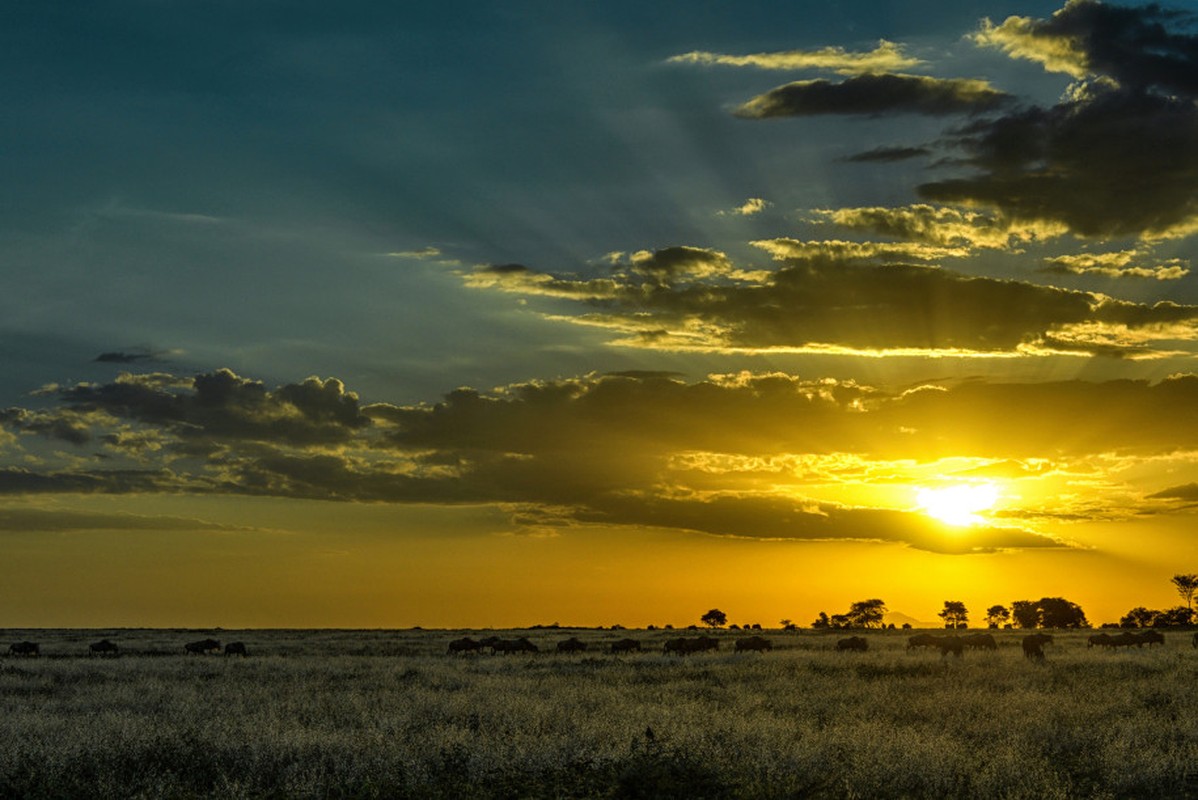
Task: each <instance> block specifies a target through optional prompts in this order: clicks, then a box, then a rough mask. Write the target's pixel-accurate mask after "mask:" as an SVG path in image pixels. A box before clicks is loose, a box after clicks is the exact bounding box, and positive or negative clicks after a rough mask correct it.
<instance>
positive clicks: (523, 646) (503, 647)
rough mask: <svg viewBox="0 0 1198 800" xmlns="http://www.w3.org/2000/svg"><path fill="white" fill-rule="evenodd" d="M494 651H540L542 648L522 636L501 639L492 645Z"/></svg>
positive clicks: (505, 653) (506, 652)
mask: <svg viewBox="0 0 1198 800" xmlns="http://www.w3.org/2000/svg"><path fill="white" fill-rule="evenodd" d="M491 652H492V653H503V654H504V655H507V654H508V653H538V652H540V648H538V647H537V646H536V645H535V644H533V643H532V642H530V641H528V639H527V638H525V637H523V636H521V637H520V638H519V639H499V640H498V641H496V642H495V643H494V644H492V645H491Z"/></svg>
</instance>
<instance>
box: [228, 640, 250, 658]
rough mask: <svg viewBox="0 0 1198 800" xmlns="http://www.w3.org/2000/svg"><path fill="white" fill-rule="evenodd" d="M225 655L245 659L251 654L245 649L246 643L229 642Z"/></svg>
mask: <svg viewBox="0 0 1198 800" xmlns="http://www.w3.org/2000/svg"><path fill="white" fill-rule="evenodd" d="M225 655H227V656H241V657H242V658H245V657H246V656H248V655H249V652H248V651H246V649H245V642H229V643H228V644H227V645H225Z"/></svg>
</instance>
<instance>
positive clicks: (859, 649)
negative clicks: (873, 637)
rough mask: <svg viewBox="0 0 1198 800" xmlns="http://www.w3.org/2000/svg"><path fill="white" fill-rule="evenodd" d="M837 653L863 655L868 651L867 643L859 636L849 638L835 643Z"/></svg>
mask: <svg viewBox="0 0 1198 800" xmlns="http://www.w3.org/2000/svg"><path fill="white" fill-rule="evenodd" d="M836 649H837V651H841V652H856V653H864V652H865V651H866V650H869V642H867V641H866V640H865V639H864V638H862V637H860V636H850V637H849V638H847V639H841V640H840V641H839V642H837V643H836Z"/></svg>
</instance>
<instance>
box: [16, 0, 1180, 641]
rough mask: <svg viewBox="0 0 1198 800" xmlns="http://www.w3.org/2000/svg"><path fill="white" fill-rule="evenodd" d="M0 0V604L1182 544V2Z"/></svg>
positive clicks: (525, 582)
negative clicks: (1, 111)
mask: <svg viewBox="0 0 1198 800" xmlns="http://www.w3.org/2000/svg"><path fill="white" fill-rule="evenodd" d="M1185 8H1186V4H1184V3H1178V4H1177V5H1176V6H1174V7H1170V6H1169V5H1168V4H1165V5H1162V6H1150V5H1146V4H1132V5H1114V4H1103V3H1099V2H1094V1H1093V0H1071V2H1068V3H1066V4H1065V5H1064V6H1063V7H1062V5H1061V4H1060V3H1059V2H1057V3H1043V2H1025V1H1023V0H1011V1H1010V2H1002V1H999V2H990V1H988V2H984V3H983V2H968V1H967V0H966V1H965V2H962V0H951V1H949V0H911V1H908V2H897V0H896V1H893V2H883V1H882V0H863V1H862V2H852V3H780V2H751V1H750V2H735V3H734V2H721V3H715V2H711V3H707V2H704V3H697V2H694V0H671V1H669V2H653V3H645V2H640V1H639V0H638V1H637V2H631V1H624V0H616V1H614V2H602V3H598V2H596V3H558V2H549V1H548V0H545V1H544V2H528V1H524V0H520V1H518V2H505V3H442V4H415V3H402V4H400V3H374V2H349V3H336V4H330V3H323V2H299V3H291V2H288V3H282V2H278V3H275V2H264V3H243V2H232V1H231V0H230V1H229V2H205V3H195V4H173V3H160V2H149V1H148V0H146V1H138V0H122V1H121V2H116V1H115V0H112V1H108V0H99V1H98V2H89V3H9V4H5V5H4V6H3V7H0V42H2V45H0V65H2V66H0V69H2V71H3V74H4V75H5V78H6V79H5V80H4V81H3V83H2V84H0V97H2V98H3V103H4V106H5V108H6V113H5V119H6V122H5V124H4V125H3V126H0V175H3V180H0V280H2V283H0V286H2V288H3V291H0V364H2V365H3V369H2V370H0V564H2V565H3V568H4V579H3V580H2V581H0V626H6V627H15V626H118V625H119V626H195V627H204V626H224V627H326V626H336V627H406V626H413V625H420V626H424V627H459V626H461V627H466V626H516V625H529V624H537V623H541V624H548V623H552V622H560V623H562V624H582V625H611V624H613V623H620V624H623V625H627V626H643V625H646V624H658V625H661V624H665V623H672V624H675V625H685V624H690V623H695V622H698V618H699V615H700V614H702V613H703V612H704V611H706V610H707V609H709V608H712V607H719V608H721V609H723V610H724V611H725V612H727V614H728V617H729V621H730V622H737V623H749V622H757V623H761V624H763V625H767V626H772V625H776V624H777V622H778V620H779V619H781V618H789V619H793V620H794V621H796V622H798V623H800V624H802V625H806V624H808V623H809V622H810V621H811V620H812V619H813V618H814V617H815V616H816V614H817V613H818V612H819V611H826V612H828V613H837V612H843V611H845V610H847V608H848V606H849V604H850V603H852V602H853V601H856V600H862V599H866V598H873V597H878V598H882V599H884V600H885V601H886V604H887V606H888V607H889V608H890V609H891V610H892V611H896V612H902V613H904V614H907V615H909V616H911V617H914V618H915V619H918V620H924V621H934V620H935V619H936V613H937V612H938V611H939V610H940V609H941V608H942V605H943V602H944V601H945V600H961V601H964V602H965V604H966V605H967V607H968V608H969V610H970V612H971V620H972V621H973V622H974V623H975V624H980V623H981V622H982V618H983V616H984V612H985V609H986V607H987V606H990V605H993V604H996V603H1000V604H1004V605H1009V604H1010V603H1011V601H1013V600H1020V599H1037V598H1040V597H1043V596H1064V597H1066V598H1068V599H1070V600H1072V601H1074V602H1077V603H1079V604H1080V605H1081V606H1082V607H1083V609H1084V610H1085V611H1086V613H1087V615H1088V616H1089V618H1090V621H1091V622H1093V623H1095V624H1098V623H1101V622H1105V621H1114V620H1117V619H1118V618H1119V617H1120V616H1121V615H1122V614H1124V613H1126V612H1127V611H1128V610H1129V609H1130V608H1132V607H1134V606H1140V605H1144V606H1148V607H1151V608H1167V607H1171V606H1175V605H1178V604H1179V603H1180V599H1179V598H1178V597H1177V595H1176V593H1175V592H1174V591H1173V589H1172V587H1171V585H1170V583H1169V579H1170V577H1171V576H1173V575H1175V574H1177V573H1188V572H1198V530H1196V527H1198V526H1196V523H1198V512H1196V509H1198V413H1196V411H1198V359H1196V356H1198V273H1195V272H1193V270H1195V269H1196V268H1198V102H1196V101H1198V18H1196V17H1195V15H1194V14H1193V13H1190V12H1187V11H1185V10H1184V9H1185Z"/></svg>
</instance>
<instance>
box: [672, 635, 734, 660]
mask: <svg viewBox="0 0 1198 800" xmlns="http://www.w3.org/2000/svg"><path fill="white" fill-rule="evenodd" d="M719 649H720V640H719V639H716V638H715V637H714V636H692V637H683V638H680V639H670V640H669V641H667V642H666V643H665V644H664V645H663V646H662V648H661V651H662V652H663V653H677V654H678V655H680V656H685V655H689V654H691V653H703V652H706V651H707V650H719Z"/></svg>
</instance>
